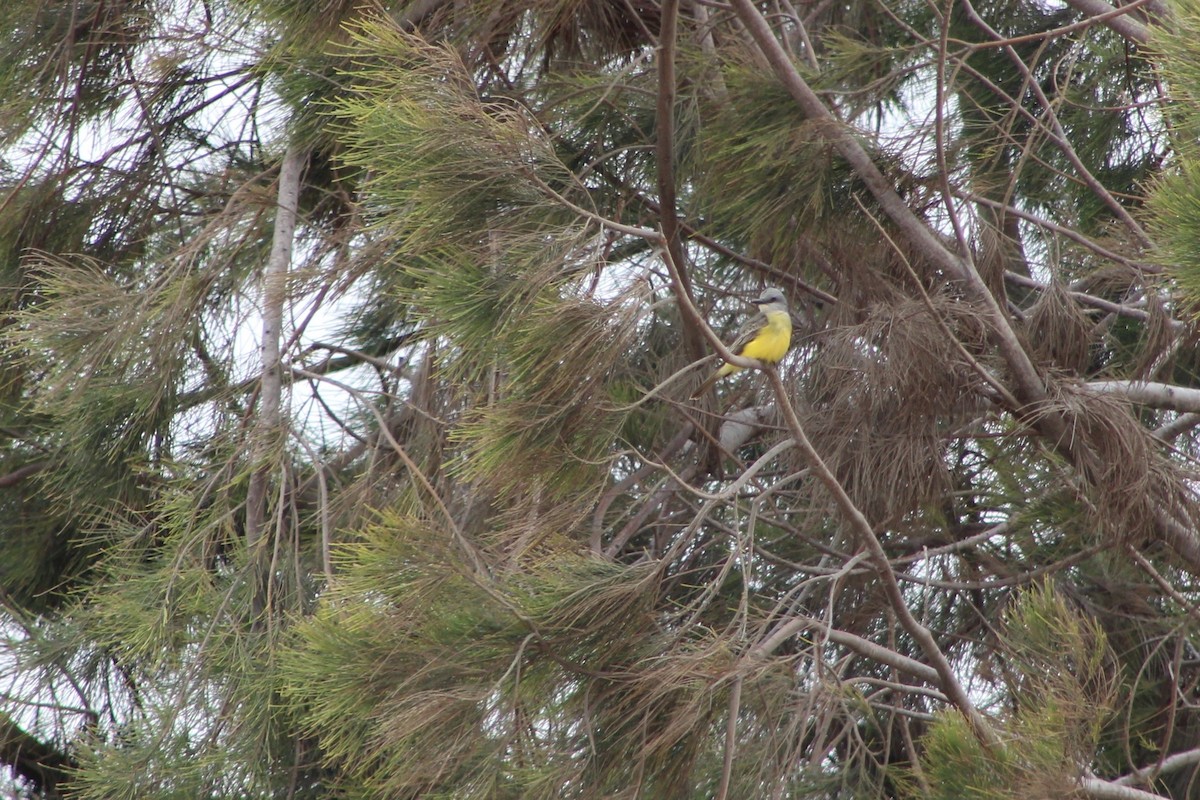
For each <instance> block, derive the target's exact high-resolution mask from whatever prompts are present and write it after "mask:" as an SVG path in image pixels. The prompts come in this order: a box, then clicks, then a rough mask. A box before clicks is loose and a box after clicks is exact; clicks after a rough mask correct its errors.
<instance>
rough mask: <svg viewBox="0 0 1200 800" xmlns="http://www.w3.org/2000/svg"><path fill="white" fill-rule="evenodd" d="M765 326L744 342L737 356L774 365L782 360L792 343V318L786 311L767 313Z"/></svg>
mask: <svg viewBox="0 0 1200 800" xmlns="http://www.w3.org/2000/svg"><path fill="white" fill-rule="evenodd" d="M766 317H767V324H766V326H764V327H763V328H762V330H760V331H759V332H758V335H757V336H755V337H754V338H753V339H751V340H750V341H749V342H746V346H745V347H743V348H742V352H741V353H740V354H739V355H743V356H746V357H747V358H757V359H758V360H759V361H763V362H765V363H768V364H774V363H775V362H776V361H778V360H779V359H781V358H783V357H784V355H785V354H786V353H787V351H788V347H789V346H790V345H791V343H792V318H791V316H789V315H788V312H786V311H768V312H767V314H766Z"/></svg>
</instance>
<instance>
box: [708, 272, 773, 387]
mask: <svg viewBox="0 0 1200 800" xmlns="http://www.w3.org/2000/svg"><path fill="white" fill-rule="evenodd" d="M754 304H755V305H756V306H758V311H759V314H758V316H757V317H755V318H754V319H753V320H751V321H750V322H749V323H748V324H747V325H746V326H745V327H744V328H743V329H742V331H741V333H740V334H739V335H738V338H737V339H736V340H734V342H733V344H731V345H729V350H730V352H732V353H733V354H734V355H738V356H744V357H746V358H757V359H758V360H759V361H761V362H763V363H764V364H774V363H775V362H776V361H778V360H779V359H781V358H783V356H784V354H785V353H787V351H788V347H790V346H791V344H792V315H791V314H790V313H789V312H788V302H787V297H785V296H784V294H783V292H781V291H780V290H778V289H766V290H764V291H763V293H762V294H761V295H759V297H758V298H757V299H756V300H755V301H754ZM740 369H741V367H737V366H734V365H733V364H729V363H725V364H722V365H721V368H720V369H718V370H717V371H716V372H714V373H713V374H712V375H710V376H709V378H708V380H706V381H705V382H704V383H703V384H701V385H700V388H699V389H697V390H696V391H695V392H693V393H692V397H699V396H700V395H702V394H704V393H705V392H707V391H708V390H709V387H711V386H712V385H713V384H714V383H716V382H717V381H718V380H719V379H721V378H724V377H725V376H726V375H732V374H733V373H735V372H737V371H738V370H740Z"/></svg>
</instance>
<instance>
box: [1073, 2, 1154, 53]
mask: <svg viewBox="0 0 1200 800" xmlns="http://www.w3.org/2000/svg"><path fill="white" fill-rule="evenodd" d="M1067 5H1069V6H1070V7H1071V8H1073V9H1075V10H1076V11H1079V12H1081V13H1083V14H1087V15H1088V16H1089V17H1099V18H1101V21H1102V22H1103V23H1104V24H1105V25H1107V26H1108V27H1109V28H1111V29H1112V30H1114V31H1116V32H1117V33H1119V34H1121V35H1122V36H1124V37H1125V38H1126V39H1128V40H1130V41H1131V42H1136V43H1137V44H1146V43H1147V42H1149V41H1150V29H1149V28H1147V27H1146V26H1145V25H1143V24H1142V23H1140V22H1138V21H1137V20H1136V19H1134V18H1133V17H1131V16H1129V15H1128V10H1127V9H1125V8H1114V7H1113V6H1112V5H1110V4H1108V3H1106V2H1104V0H1067ZM1157 7H1161V6H1157Z"/></svg>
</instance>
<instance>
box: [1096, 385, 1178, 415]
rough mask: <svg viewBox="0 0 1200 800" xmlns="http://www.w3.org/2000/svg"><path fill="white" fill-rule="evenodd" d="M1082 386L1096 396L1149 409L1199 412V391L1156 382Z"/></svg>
mask: <svg viewBox="0 0 1200 800" xmlns="http://www.w3.org/2000/svg"><path fill="white" fill-rule="evenodd" d="M1084 386H1085V388H1087V389H1088V390H1089V391H1092V392H1096V393H1097V394H1115V395H1118V396H1120V397H1124V398H1125V399H1126V400H1129V401H1130V402H1132V403H1138V404H1140V405H1144V406H1150V407H1151V408H1165V409H1169V410H1171V411H1181V412H1190V413H1197V412H1200V389H1186V388H1184V387H1182V386H1172V385H1171V384H1169V383H1158V382H1156V381H1092V382H1090V383H1086V384H1084Z"/></svg>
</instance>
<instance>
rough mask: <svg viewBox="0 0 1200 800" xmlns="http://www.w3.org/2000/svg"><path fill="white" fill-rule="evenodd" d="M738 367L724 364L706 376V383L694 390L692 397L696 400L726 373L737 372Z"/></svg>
mask: <svg viewBox="0 0 1200 800" xmlns="http://www.w3.org/2000/svg"><path fill="white" fill-rule="evenodd" d="M738 369H739V367H735V366H734V365H733V364H722V365H721V368H720V369H719V370H717V371H716V372H714V373H713V374H712V375H709V376H708V377H707V378H705V380H704V383H702V384H700V388H698V389H697V390H696V391H694V392H692V399H693V400H695V399H696V398H697V397H699V396H700V395H702V394H704V393H705V392H707V391H708V390H709V389H711V388H712V387H713V384H714V383H716V382H717V381H719V380H720V379H721V378H724V377H725V376H726V375H729V374H731V373H734V372H737V371H738Z"/></svg>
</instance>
